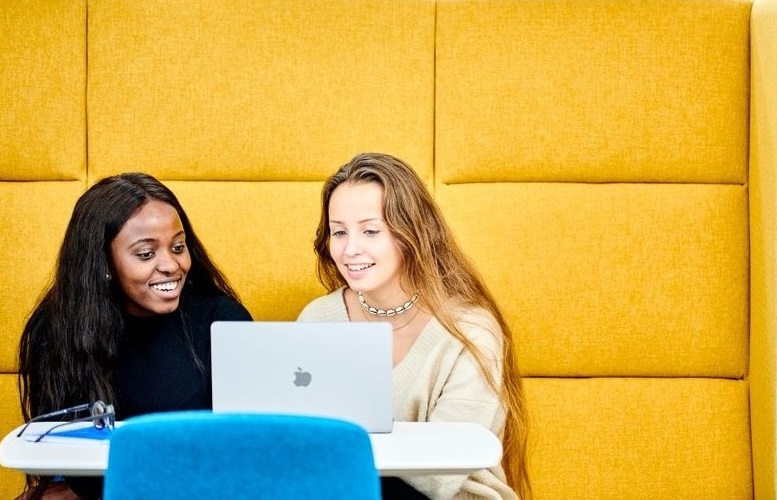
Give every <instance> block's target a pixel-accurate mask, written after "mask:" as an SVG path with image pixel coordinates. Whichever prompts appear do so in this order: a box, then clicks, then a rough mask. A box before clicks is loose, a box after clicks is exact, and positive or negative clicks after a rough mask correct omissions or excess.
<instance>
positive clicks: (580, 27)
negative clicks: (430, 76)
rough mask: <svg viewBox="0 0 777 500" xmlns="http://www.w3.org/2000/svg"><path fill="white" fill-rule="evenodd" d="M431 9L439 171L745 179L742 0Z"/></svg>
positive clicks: (481, 0)
mask: <svg viewBox="0 0 777 500" xmlns="http://www.w3.org/2000/svg"><path fill="white" fill-rule="evenodd" d="M437 10H438V17H437V46H436V50H437V68H436V107H435V113H436V122H435V125H436V127H435V130H436V141H435V151H436V161H435V167H436V169H437V171H438V172H439V179H440V180H441V181H442V182H446V183H455V182H477V181H493V180H503V179H508V180H564V181H593V182H598V181H604V182H606V181H667V182H694V181H698V182H740V183H741V182H745V180H746V178H747V139H748V35H749V29H748V20H749V13H750V2H749V1H748V0H712V1H703V2H699V1H696V0H658V1H652V0H651V1H644V0H571V1H570V0H544V1H528V0H523V1H512V0H510V1H507V0H469V1H458V0H456V1H449V0H440V1H439V2H438V7H437Z"/></svg>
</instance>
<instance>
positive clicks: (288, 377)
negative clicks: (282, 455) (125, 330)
mask: <svg viewBox="0 0 777 500" xmlns="http://www.w3.org/2000/svg"><path fill="white" fill-rule="evenodd" d="M211 370H212V379H213V382H212V383H213V412H214V413H226V412H233V413H235V412H237V413H240V412H242V413H281V414H293V415H311V416H322V417H332V418H338V419H341V420H348V421H351V422H354V423H356V424H358V425H360V426H362V427H363V428H364V429H366V430H367V432H373V433H379V432H391V429H392V424H393V416H392V406H393V382H392V330H391V326H390V325H389V324H388V323H383V322H375V323H362V322H342V323H339V322H334V323H333V322H280V321H279V322H274V321H267V322H265V321H216V322H214V323H213V324H212V325H211Z"/></svg>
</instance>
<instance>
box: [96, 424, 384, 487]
mask: <svg viewBox="0 0 777 500" xmlns="http://www.w3.org/2000/svg"><path fill="white" fill-rule="evenodd" d="M159 498H164V499H192V498H229V499H233V498H234V499H241V498H250V499H254V498H256V499H261V498H267V499H284V500H285V499H305V500H309V499H319V498H320V499H329V498H331V499H335V498H336V499H344V498H348V499H351V498H353V499H376V500H377V499H379V498H380V481H379V478H378V473H377V471H376V470H375V464H374V460H373V455H372V446H371V444H370V439H369V437H368V435H367V433H366V431H365V430H364V429H363V428H361V427H359V426H357V425H356V424H352V423H349V422H344V421H341V420H334V419H328V418H316V417H302V416H291V415H257V414H213V413H211V412H204V411H192V412H172V413H159V414H153V415H145V416H141V417H135V418H132V419H128V420H127V421H126V422H124V423H123V425H121V426H120V427H118V428H117V429H116V430H115V432H114V434H113V436H112V437H111V445H110V452H109V457H108V468H107V470H106V474H105V486H104V500H118V499H121V500H128V499H130V500H131V499H159Z"/></svg>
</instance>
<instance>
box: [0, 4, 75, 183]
mask: <svg viewBox="0 0 777 500" xmlns="http://www.w3.org/2000/svg"><path fill="white" fill-rule="evenodd" d="M85 93H86V1H85V0H46V1H39V0H13V1H5V2H0V180H73V179H84V178H85V168H86V167H85V164H86V111H85V108H86V104H85Z"/></svg>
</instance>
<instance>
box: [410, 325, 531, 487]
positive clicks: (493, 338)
mask: <svg viewBox="0 0 777 500" xmlns="http://www.w3.org/2000/svg"><path fill="white" fill-rule="evenodd" d="M459 327H460V328H461V329H462V330H463V332H464V333H465V335H467V338H468V339H469V340H471V341H472V342H473V343H474V344H475V346H476V347H477V348H478V350H479V351H480V354H481V355H482V358H483V362H484V365H485V369H486V370H488V373H489V375H490V376H491V377H492V379H493V381H494V382H495V383H496V384H497V387H496V391H495V390H494V388H493V387H491V385H489V383H488V381H487V379H486V377H485V376H484V374H483V370H482V369H481V367H480V365H479V364H478V362H477V359H476V357H475V355H474V354H473V353H472V352H471V351H469V350H468V349H465V348H464V346H463V345H462V344H461V343H459V342H455V343H451V344H452V345H451V352H450V353H449V354H450V356H451V357H452V363H451V364H450V365H449V369H447V370H441V371H440V373H439V377H438V379H437V381H436V383H438V384H442V387H441V389H440V392H439V397H438V398H437V399H436V401H433V402H432V403H431V404H430V409H429V414H428V420H429V421H430V422H432V421H436V422H474V423H478V424H480V425H483V426H484V427H486V428H487V429H490V430H491V431H492V432H493V433H494V434H495V435H496V436H497V437H499V438H500V439H501V438H502V437H503V434H504V426H505V411H504V408H503V406H502V403H501V400H500V398H499V395H498V391H499V390H501V386H500V385H499V384H500V383H501V378H502V355H501V349H502V344H501V338H500V337H499V336H498V334H499V329H498V328H495V324H494V323H493V322H492V321H490V318H489V317H487V316H486V317H484V316H483V315H467V316H466V317H465V318H463V319H462V321H460V322H459ZM453 344H455V346H456V347H453ZM403 479H404V480H405V481H407V482H408V483H410V484H411V485H413V487H415V488H416V489H418V490H419V491H422V492H424V493H425V494H426V495H428V496H430V497H431V498H493V499H503V498H516V494H515V493H514V492H513V491H512V490H511V489H510V488H509V486H508V485H507V483H506V479H505V477H504V472H503V471H502V468H501V467H500V466H498V467H495V468H493V469H483V470H480V471H476V472H474V473H471V474H469V475H435V476H415V477H406V478H403Z"/></svg>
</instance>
